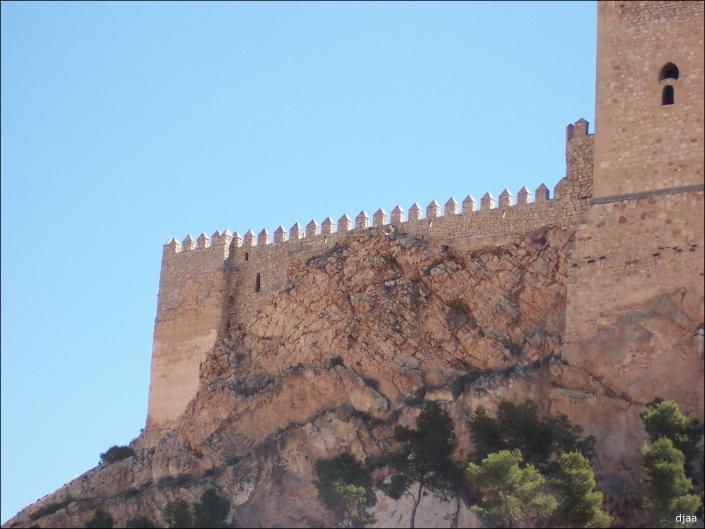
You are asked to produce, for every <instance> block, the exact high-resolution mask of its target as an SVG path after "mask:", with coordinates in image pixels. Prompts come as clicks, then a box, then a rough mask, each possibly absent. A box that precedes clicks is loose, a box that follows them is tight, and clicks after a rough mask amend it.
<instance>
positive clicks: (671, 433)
mask: <svg viewBox="0 0 705 529" xmlns="http://www.w3.org/2000/svg"><path fill="white" fill-rule="evenodd" d="M641 420H642V421H643V422H644V429H645V430H646V433H648V434H649V440H650V441H651V442H652V443H653V442H654V441H657V440H658V439H660V438H661V437H666V438H668V439H670V440H671V441H672V442H673V446H674V447H675V448H677V449H678V450H680V451H681V452H683V455H684V456H685V465H686V467H685V469H686V474H687V475H688V476H689V477H693V474H694V472H693V470H696V469H695V468H691V467H690V465H691V464H693V463H694V462H695V461H694V460H695V456H697V454H698V448H697V444H698V441H700V438H701V437H702V436H703V423H701V422H700V421H699V420H697V419H696V418H695V417H687V416H685V415H683V413H682V412H681V409H680V406H678V403H677V402H674V401H672V400H663V399H660V398H657V399H654V400H652V401H651V402H649V403H648V404H647V405H646V411H645V412H643V413H642V414H641Z"/></svg>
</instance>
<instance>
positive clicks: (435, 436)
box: [389, 402, 460, 528]
mask: <svg viewBox="0 0 705 529" xmlns="http://www.w3.org/2000/svg"><path fill="white" fill-rule="evenodd" d="M394 438H395V440H396V441H397V442H398V443H399V444H400V445H401V450H400V451H399V452H395V453H393V454H391V455H390V458H389V460H390V463H391V466H392V468H393V469H394V470H395V471H396V474H395V475H394V476H393V477H392V484H391V485H392V486H391V487H390V488H389V492H390V494H391V495H392V496H397V497H398V495H400V494H402V493H407V494H409V495H410V496H411V497H412V498H413V500H414V507H413V509H412V512H411V527H412V528H413V527H414V523H415V518H416V509H417V508H418V506H419V503H420V502H421V497H422V494H423V491H424V490H428V491H430V492H431V493H433V494H435V495H437V496H439V497H441V498H444V499H445V498H446V495H447V492H448V491H450V490H451V489H452V488H453V487H454V486H457V484H458V482H459V480H460V475H459V472H458V470H457V468H456V467H455V465H454V464H453V461H452V460H451V457H450V456H451V454H452V453H453V449H454V448H455V445H456V439H455V432H454V426H453V421H452V420H451V418H450V417H449V416H448V413H447V412H446V411H445V410H444V409H443V408H441V406H440V405H439V404H438V403H436V402H427V403H426V404H424V407H423V410H422V411H421V413H420V414H419V416H418V417H417V418H416V430H410V429H409V428H405V427H403V426H397V427H396V428H395V430H394ZM414 483H417V484H418V487H417V490H416V493H414V492H413V491H412V490H411V489H412V487H413V484H414Z"/></svg>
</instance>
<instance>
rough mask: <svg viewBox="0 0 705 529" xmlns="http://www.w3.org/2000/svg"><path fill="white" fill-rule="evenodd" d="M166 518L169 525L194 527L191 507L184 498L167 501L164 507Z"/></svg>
mask: <svg viewBox="0 0 705 529" xmlns="http://www.w3.org/2000/svg"><path fill="white" fill-rule="evenodd" d="M164 519H165V520H166V524H167V525H168V526H169V527H186V528H188V527H193V515H192V514H191V507H190V506H189V504H188V503H186V502H185V501H184V500H176V501H170V502H169V503H167V504H166V508H165V509H164Z"/></svg>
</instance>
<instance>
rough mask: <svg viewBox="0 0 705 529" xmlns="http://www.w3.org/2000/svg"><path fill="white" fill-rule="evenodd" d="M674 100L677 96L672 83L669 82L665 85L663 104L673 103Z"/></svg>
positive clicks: (662, 97)
mask: <svg viewBox="0 0 705 529" xmlns="http://www.w3.org/2000/svg"><path fill="white" fill-rule="evenodd" d="M674 102H675V98H674V95H673V87H672V86H671V85H670V84H667V85H666V86H664V87H663V94H662V95H661V104H662V105H672V104H673V103H674Z"/></svg>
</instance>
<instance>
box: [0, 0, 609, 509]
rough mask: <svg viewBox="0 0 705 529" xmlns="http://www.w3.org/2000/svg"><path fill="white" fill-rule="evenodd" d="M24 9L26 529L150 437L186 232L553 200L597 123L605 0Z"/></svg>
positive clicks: (5, 184) (5, 47) (8, 143)
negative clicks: (599, 31) (170, 266)
mask: <svg viewBox="0 0 705 529" xmlns="http://www.w3.org/2000/svg"><path fill="white" fill-rule="evenodd" d="M1 9H2V167H1V169H2V213H1V215H2V419H1V420H2V454H1V459H2V461H1V463H2V467H1V468H2V483H1V484H2V509H1V510H2V512H1V513H0V517H1V518H2V520H3V521H4V520H6V519H7V518H8V517H10V516H12V515H13V514H15V512H16V511H18V510H19V509H20V508H22V507H23V506H25V505H26V504H28V503H30V502H32V501H34V500H36V499H37V498H39V497H41V496H43V495H44V494H47V493H49V492H51V491H53V490H54V489H56V488H57V487H60V486H61V485H63V484H64V483H65V482H67V481H69V480H70V479H72V478H74V477H76V476H78V475H79V474H81V473H82V472H83V471H85V470H87V469H89V468H90V467H92V466H94V465H95V464H96V463H97V461H98V456H99V454H100V452H103V451H105V449H106V448H108V447H109V446H111V445H113V444H124V443H127V442H129V441H130V440H131V439H132V438H134V437H135V436H136V435H138V434H139V431H140V428H141V427H142V426H143V425H144V420H145V416H146V408H147V390H148V385H149V361H150V353H151V342H152V331H153V325H154V317H155V311H156V301H157V300H156V295H157V288H158V281H159V266H160V259H161V251H162V244H164V243H165V242H166V241H167V240H168V239H169V238H171V237H173V236H175V237H177V238H178V239H179V240H181V239H183V238H184V236H185V235H186V234H187V233H191V234H192V235H194V237H195V236H197V235H198V234H199V233H200V232H201V231H205V232H206V233H208V234H210V233H212V232H213V231H215V230H216V229H221V230H222V229H224V228H226V227H227V228H229V229H231V230H237V231H239V232H240V233H241V234H242V233H244V232H245V231H246V230H247V229H248V228H252V229H253V230H255V232H258V231H259V230H260V229H262V228H263V227H266V228H267V229H268V230H269V231H270V233H271V232H272V231H274V229H275V228H276V227H277V226H278V225H279V224H283V225H284V227H285V228H287V229H288V228H289V227H290V226H291V225H292V224H293V223H294V222H296V221H298V222H300V223H301V224H302V225H305V224H306V223H308V222H309V221H310V220H311V219H312V218H315V219H317V221H318V222H321V221H322V220H323V219H324V218H325V217H326V216H328V215H330V216H332V217H333V218H334V219H337V218H338V217H339V216H340V215H342V214H343V213H348V215H350V216H351V217H354V216H355V215H356V214H357V213H358V212H359V211H360V209H362V208H364V209H365V210H366V211H367V212H368V213H369V214H370V215H371V214H372V213H373V212H374V211H375V210H376V209H377V208H378V207H382V208H384V209H385V210H386V211H387V212H390V211H391V209H392V208H393V207H394V206H395V205H396V204H401V206H402V207H403V208H404V209H408V207H409V206H410V205H411V204H412V203H413V202H415V201H416V202H419V203H420V204H421V205H422V207H425V206H426V204H428V202H430V201H431V200H433V199H436V200H438V201H439V202H440V203H441V204H443V203H444V202H445V201H446V200H447V199H448V197H450V196H454V197H455V198H456V200H458V201H459V202H460V201H462V199H463V197H464V196H465V195H466V194H467V193H472V194H473V195H474V196H475V197H476V198H477V199H479V198H480V196H481V195H482V194H483V193H485V192H486V191H490V192H491V193H492V194H494V195H495V197H496V196H497V195H498V194H499V192H500V191H501V190H502V189H503V188H504V187H505V186H506V187H509V189H510V190H511V191H512V192H513V193H514V194H515V195H516V192H517V191H518V189H519V188H520V187H521V186H522V185H526V186H527V187H529V189H531V190H533V189H535V188H536V187H537V186H538V185H539V184H540V183H541V182H546V184H547V185H548V186H549V187H553V185H555V183H556V182H557V181H558V179H559V178H561V176H563V174H564V171H565V160H564V142H565V126H566V125H567V124H569V123H571V122H574V121H575V120H577V119H578V118H580V117H584V118H586V119H587V120H588V121H590V122H591V123H592V122H593V116H594V85H595V83H594V71H595V10H596V8H595V5H594V3H593V2H568V3H559V2H545V3H528V2H527V3H512V2H502V3H490V2H486V3H485V2H480V3H454V2H451V3H432V4H431V3H197V4H196V3H166V2H154V3H146V2H144V3H142V2H136V3H108V2H106V3H103V2H98V3H88V2H85V3H84V2H77V3H59V2H47V3H32V2H3V3H2V8H1ZM591 127H592V126H591Z"/></svg>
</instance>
